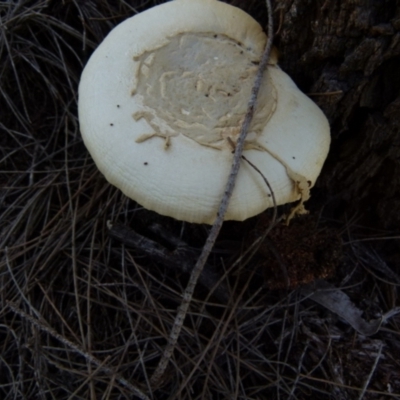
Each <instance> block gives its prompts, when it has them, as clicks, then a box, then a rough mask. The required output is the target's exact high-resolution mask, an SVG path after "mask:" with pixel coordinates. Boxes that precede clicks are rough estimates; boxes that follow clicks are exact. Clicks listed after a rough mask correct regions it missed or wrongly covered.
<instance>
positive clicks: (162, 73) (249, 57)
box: [132, 33, 277, 149]
mask: <svg viewBox="0 0 400 400" xmlns="http://www.w3.org/2000/svg"><path fill="white" fill-rule="evenodd" d="M259 56H260V55H259V54H256V53H254V51H252V49H248V48H245V47H244V46H243V45H242V44H240V43H237V42H236V41H234V40H232V39H230V38H228V37H226V36H224V35H214V34H190V33H185V34H178V35H176V36H174V37H172V38H169V41H168V43H167V44H165V45H164V46H162V47H160V48H158V49H155V50H154V51H151V52H149V51H146V52H144V53H143V54H141V55H140V56H136V57H135V61H138V62H139V67H138V68H137V72H136V73H137V79H136V87H135V88H134V89H133V90H132V95H133V96H137V97H138V98H139V99H138V101H139V102H140V103H141V104H142V105H143V110H142V111H137V112H136V113H135V114H134V115H133V117H134V118H135V120H138V119H140V118H145V120H146V121H147V123H148V124H149V125H150V126H151V127H152V128H153V129H154V132H150V133H149V134H144V135H142V136H141V137H139V138H138V139H136V141H137V142H142V141H143V140H146V139H148V138H150V137H153V136H159V137H163V138H165V139H166V140H167V139H168V138H170V137H173V136H177V135H179V134H182V135H185V136H187V137H188V138H190V139H192V140H194V141H195V142H197V143H199V144H202V145H205V146H210V147H214V148H216V149H221V148H222V147H229V142H228V140H227V138H228V137H229V138H230V139H231V141H233V142H236V140H237V137H238V136H239V133H240V129H241V125H242V122H243V118H244V115H245V113H246V111H247V103H248V99H249V98H250V95H251V90H252V87H253V85H254V79H255V75H256V72H257V69H258V64H259V62H260V60H259ZM264 80H265V84H264V85H263V86H262V87H261V90H260V94H259V96H258V102H257V104H258V106H257V110H256V113H255V115H254V118H253V120H252V123H251V126H250V130H249V134H248V136H247V140H246V142H247V147H254V148H257V144H256V140H257V138H258V136H259V135H260V134H261V132H262V130H263V129H264V127H265V124H266V122H267V121H268V120H269V118H270V117H271V115H272V114H273V112H274V111H275V108H276V101H277V99H276V91H275V89H274V85H273V82H272V81H271V79H270V78H269V77H268V72H267V73H266V77H265V78H264ZM171 99H173V101H171ZM250 144H251V145H250Z"/></svg>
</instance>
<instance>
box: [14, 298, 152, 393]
mask: <svg viewBox="0 0 400 400" xmlns="http://www.w3.org/2000/svg"><path fill="white" fill-rule="evenodd" d="M7 305H8V306H9V307H10V308H11V310H12V311H14V312H15V313H16V314H18V315H20V316H21V317H22V318H24V319H26V320H27V321H29V322H30V323H31V324H32V325H34V326H36V327H37V328H38V329H40V330H41V331H44V332H47V333H48V334H50V335H51V336H53V337H54V338H55V339H57V340H59V341H60V342H62V343H64V344H65V345H66V346H68V347H69V348H70V349H72V350H74V351H75V352H76V353H78V354H80V355H81V356H82V357H84V358H85V359H86V360H87V361H89V362H91V363H93V364H94V365H95V366H96V367H98V369H100V370H101V371H103V372H104V373H105V374H107V375H110V376H113V377H116V380H117V381H118V382H119V383H120V384H121V385H122V386H124V387H126V388H127V389H129V390H130V391H131V393H132V394H134V395H135V396H138V397H139V398H140V399H143V400H150V399H149V397H147V396H146V395H145V394H144V393H143V392H142V391H141V390H140V389H138V388H137V387H135V386H133V385H132V384H131V383H130V382H128V381H127V380H126V379H125V378H123V377H122V376H120V375H119V374H117V373H116V372H115V371H114V370H113V369H112V368H110V367H107V366H104V365H103V364H104V361H100V360H98V359H97V358H96V357H94V356H92V355H91V354H88V353H87V352H86V351H84V350H83V349H82V348H81V347H80V346H79V345H78V344H75V343H73V342H71V341H69V340H68V339H67V338H65V337H63V336H61V335H60V334H59V333H58V332H56V331H55V330H54V329H53V328H50V327H49V326H46V325H45V324H44V323H43V322H41V321H39V320H38V319H36V318H34V317H32V316H30V315H29V314H27V313H26V312H24V311H22V310H21V309H20V308H18V307H17V305H16V304H15V303H13V302H11V301H9V302H7Z"/></svg>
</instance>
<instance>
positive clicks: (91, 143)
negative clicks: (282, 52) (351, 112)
mask: <svg viewBox="0 0 400 400" xmlns="http://www.w3.org/2000/svg"><path fill="white" fill-rule="evenodd" d="M266 40H267V38H266V35H265V34H264V32H263V30H262V28H261V26H260V25H259V24H258V23H257V22H256V21H255V20H254V19H253V18H252V17H250V16H249V15H248V14H246V13H245V12H244V11H242V10H240V9H238V8H236V7H233V6H230V5H228V4H226V3H222V2H219V1H217V0H174V1H171V2H167V3H164V4H162V5H159V6H156V7H153V8H151V9H149V10H147V11H145V12H142V13H140V14H137V15H135V16H134V17H132V18H129V19H127V20H126V21H124V22H122V23H121V24H120V25H118V26H117V27H116V28H115V29H113V30H112V31H111V32H110V34H109V35H108V36H107V37H106V38H105V40H104V41H103V42H102V43H101V45H100V46H99V47H98V48H97V49H96V51H95V52H94V53H93V55H92V56H91V58H90V60H89V62H88V63H87V65H86V67H85V69H84V71H83V73H82V78H81V81H80V85H79V120H80V129H81V132H82V136H83V140H84V143H85V145H86V147H87V148H88V150H89V152H90V154H91V155H92V157H93V159H94V161H95V163H96V165H97V166H98V168H99V170H100V171H101V172H102V173H103V174H104V175H105V177H106V179H107V180H108V181H109V182H110V183H112V184H113V185H115V186H117V187H118V188H119V189H121V190H122V191H123V193H125V194H126V195H127V196H128V197H130V198H132V199H134V200H135V201H137V202H138V203H139V204H141V205H142V206H144V207H145V208H147V209H150V210H153V211H156V212H158V213H159V214H163V215H167V216H170V217H173V218H175V219H179V220H184V221H188V222H197V223H208V224H212V223H213V221H214V220H215V218H216V213H217V210H218V206H219V203H220V201H221V198H222V196H223V191H224V188H225V183H226V180H227V177H228V175H229V170H230V167H231V163H232V158H233V154H232V146H234V144H235V142H236V140H237V138H238V135H239V133H240V129H241V124H242V121H243V118H244V115H245V113H246V109H247V103H248V100H249V97H250V93H251V90H252V86H253V84H254V78H255V75H256V72H257V68H258V63H259V61H260V59H261V57H262V53H263V50H264V47H265V44H266ZM329 144H330V133H329V124H328V122H327V119H326V117H325V116H324V114H323V113H322V111H321V110H320V109H319V108H318V107H317V106H316V105H315V104H314V103H313V102H312V101H311V100H310V99H309V98H308V97H307V96H305V95H304V94H303V93H301V92H300V91H299V89H298V88H297V86H296V85H295V83H294V82H293V81H292V80H291V79H290V77H289V76H288V75H287V74H286V73H284V72H283V71H282V70H281V69H280V68H279V66H278V65H277V59H276V56H274V55H272V56H271V58H270V61H269V66H268V68H267V70H266V72H265V74H264V78H263V83H262V86H261V89H260V93H259V97H258V103H257V109H256V110H255V114H254V118H253V120H252V123H251V126H250V130H249V133H248V136H247V139H246V144H245V151H244V154H245V156H246V158H248V159H249V160H251V162H252V163H253V164H255V165H256V166H257V167H258V169H259V170H260V171H261V172H262V174H263V175H264V176H265V177H266V178H267V179H268V181H269V183H270V185H271V187H272V188H273V191H274V196H275V199H276V203H277V204H278V205H279V204H285V203H289V202H294V201H299V205H298V207H297V208H296V212H302V211H303V202H304V201H305V200H307V199H308V198H309V193H310V188H311V187H312V186H313V185H314V184H315V181H316V179H317V177H318V175H319V173H320V171H321V168H322V165H323V163H324V160H325V158H326V156H327V153H328V150H329ZM271 206H273V200H272V196H271V193H270V192H269V190H268V187H267V186H266V185H265V182H264V180H263V178H262V176H260V174H259V173H257V172H256V171H255V170H254V169H253V168H252V167H251V166H250V165H248V164H246V163H243V165H242V167H241V169H240V171H239V174H238V176H237V181H236V185H235V189H234V192H233V195H232V198H231V200H230V203H229V208H228V211H227V214H226V218H225V219H228V220H239V221H242V220H244V219H246V218H249V217H252V216H254V215H256V214H259V213H260V212H262V211H264V210H265V209H266V208H268V207H271Z"/></svg>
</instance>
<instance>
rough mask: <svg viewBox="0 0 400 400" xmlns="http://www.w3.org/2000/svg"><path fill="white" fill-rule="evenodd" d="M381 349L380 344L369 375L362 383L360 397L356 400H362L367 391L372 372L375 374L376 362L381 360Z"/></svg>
mask: <svg viewBox="0 0 400 400" xmlns="http://www.w3.org/2000/svg"><path fill="white" fill-rule="evenodd" d="M382 348H383V344H382V343H380V344H379V350H378V354H377V355H376V357H375V361H374V365H373V366H372V368H371V371H370V373H369V375H368V377H367V379H366V380H365V382H364V386H363V388H362V389H361V392H360V395H359V396H358V400H362V399H363V398H364V395H365V392H366V391H367V388H368V385H369V384H370V382H371V378H372V375H373V374H374V372H375V370H376V367H377V365H378V362H379V360H380V358H381V355H382Z"/></svg>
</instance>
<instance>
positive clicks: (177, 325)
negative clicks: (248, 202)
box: [150, 0, 273, 385]
mask: <svg viewBox="0 0 400 400" xmlns="http://www.w3.org/2000/svg"><path fill="white" fill-rule="evenodd" d="M267 9H268V40H267V44H266V47H265V51H264V54H263V57H262V59H261V62H260V66H259V68H258V71H257V75H256V79H255V82H254V86H253V89H252V91H251V96H250V100H249V103H248V106H247V112H246V115H245V118H244V121H243V124H242V127H241V131H240V136H239V139H238V140H237V143H236V148H235V152H234V156H233V161H232V167H231V171H230V174H229V178H228V182H227V184H226V187H225V192H224V196H223V198H222V200H221V203H220V206H219V209H218V212H217V218H216V220H215V222H214V224H213V226H212V227H211V230H210V233H209V235H208V237H207V240H206V243H205V245H204V247H203V250H202V252H201V254H200V257H199V258H198V260H197V263H196V265H195V266H194V268H193V270H192V273H191V275H190V279H189V283H188V285H187V287H186V289H185V292H184V293H183V299H182V303H181V305H180V306H179V308H178V312H177V315H176V317H175V321H174V325H173V327H172V329H171V333H170V336H169V339H168V344H167V346H166V348H165V350H164V353H163V355H162V357H161V360H160V362H159V363H158V365H157V368H156V369H155V371H154V373H153V375H152V377H151V379H150V382H151V384H153V385H154V384H156V383H157V382H158V381H159V379H160V378H161V376H162V375H163V374H164V371H165V369H166V368H167V365H168V363H169V360H170V359H171V356H172V353H173V351H174V349H175V345H176V342H177V341H178V338H179V335H180V332H181V329H182V325H183V321H184V320H185V317H186V314H187V310H188V308H189V304H190V302H191V300H192V297H193V292H194V289H195V287H196V283H197V280H198V279H199V276H200V274H201V272H202V270H203V267H204V265H205V263H206V261H207V258H208V256H209V255H210V253H211V250H212V248H213V246H214V243H215V241H216V239H217V236H218V234H219V231H220V230H221V227H222V224H223V221H224V217H225V214H226V211H227V209H228V205H229V200H230V198H231V196H232V193H233V189H234V187H235V182H236V176H237V174H238V172H239V168H240V161H241V157H242V153H243V148H244V142H245V140H246V136H247V132H248V129H249V127H250V123H251V120H252V118H253V114H254V110H255V107H256V102H257V95H258V92H259V90H260V86H261V82H262V78H263V74H264V70H265V69H266V67H267V63H268V60H269V55H270V52H271V47H272V41H273V21H272V7H271V2H270V0H267Z"/></svg>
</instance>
